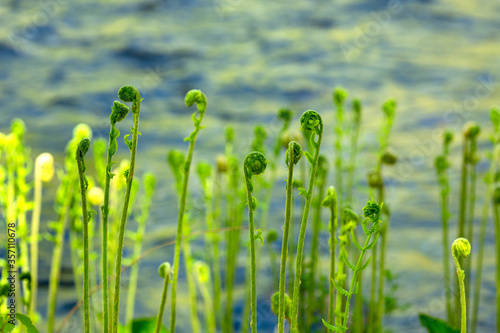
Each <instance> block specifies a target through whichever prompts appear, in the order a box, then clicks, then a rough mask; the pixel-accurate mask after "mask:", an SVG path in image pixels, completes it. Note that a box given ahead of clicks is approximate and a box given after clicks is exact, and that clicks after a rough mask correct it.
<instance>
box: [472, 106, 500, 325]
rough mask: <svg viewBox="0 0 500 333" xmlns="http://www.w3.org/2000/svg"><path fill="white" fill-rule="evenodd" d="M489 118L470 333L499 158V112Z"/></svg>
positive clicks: (473, 321)
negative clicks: (490, 145)
mask: <svg viewBox="0 0 500 333" xmlns="http://www.w3.org/2000/svg"><path fill="white" fill-rule="evenodd" d="M491 118H492V121H493V125H494V132H493V156H492V158H491V161H490V168H489V171H488V175H487V177H486V189H485V191H484V201H483V209H482V215H481V227H480V230H479V240H478V243H479V248H478V253H477V257H476V258H477V266H476V277H475V284H474V293H473V294H474V299H473V301H472V323H471V331H472V333H475V332H476V327H477V319H478V313H479V302H480V299H481V282H482V274H483V259H484V241H485V238H486V231H487V225H488V213H489V208H490V205H491V197H492V195H493V189H494V183H493V182H494V179H495V175H496V174H497V172H498V161H499V158H500V144H499V143H498V142H499V140H498V137H499V135H500V125H499V124H500V120H499V119H500V111H499V110H497V109H493V110H491Z"/></svg>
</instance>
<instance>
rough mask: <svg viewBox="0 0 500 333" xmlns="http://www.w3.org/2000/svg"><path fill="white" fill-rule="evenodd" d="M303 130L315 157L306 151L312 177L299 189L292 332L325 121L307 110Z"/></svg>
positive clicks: (297, 306) (303, 116)
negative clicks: (301, 199)
mask: <svg viewBox="0 0 500 333" xmlns="http://www.w3.org/2000/svg"><path fill="white" fill-rule="evenodd" d="M300 124H301V128H302V129H304V130H309V131H311V132H312V133H311V136H310V143H311V146H312V147H313V148H314V155H311V154H310V153H309V152H307V151H305V152H304V155H305V157H306V159H307V161H308V162H309V163H311V166H312V167H311V176H310V178H309V185H308V189H307V191H306V190H305V189H304V188H299V192H300V193H301V194H302V195H304V196H305V198H306V203H305V205H304V213H303V214H302V222H301V225H300V233H299V241H298V244H297V257H296V262H295V279H294V283H293V297H292V299H293V302H292V309H291V322H292V330H291V332H293V333H297V332H298V311H299V297H298V295H299V291H300V281H301V276H302V266H303V255H304V242H305V237H306V229H307V220H308V218H309V210H310V208H311V202H312V197H313V190H314V183H315V181H316V171H317V169H318V160H319V151H320V148H321V140H322V139H323V120H322V119H321V116H320V115H319V113H317V112H316V111H314V110H307V111H306V112H304V113H303V114H302V117H301V118H300Z"/></svg>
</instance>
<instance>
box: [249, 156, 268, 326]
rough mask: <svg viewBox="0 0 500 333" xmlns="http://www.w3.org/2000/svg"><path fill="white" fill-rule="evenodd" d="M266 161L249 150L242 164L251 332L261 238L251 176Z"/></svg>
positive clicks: (253, 321) (259, 169) (255, 173)
mask: <svg viewBox="0 0 500 333" xmlns="http://www.w3.org/2000/svg"><path fill="white" fill-rule="evenodd" d="M267 163H268V161H267V160H266V157H265V156H264V154H262V153H259V152H251V153H250V154H248V155H247V157H246V158H245V161H244V164H243V172H244V175H245V183H246V189H247V204H248V225H249V228H248V230H249V240H250V274H251V294H250V303H251V311H252V319H251V321H250V327H251V329H252V333H256V332H257V272H256V267H255V266H256V265H255V240H256V239H261V241H263V239H262V231H261V230H260V229H259V230H258V231H257V234H256V233H255V227H254V219H253V213H254V211H255V209H256V208H257V199H256V198H255V197H254V196H253V195H252V192H253V182H252V176H257V175H260V174H262V173H263V172H264V171H265V170H266V166H267Z"/></svg>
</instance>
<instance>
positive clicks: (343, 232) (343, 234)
mask: <svg viewBox="0 0 500 333" xmlns="http://www.w3.org/2000/svg"><path fill="white" fill-rule="evenodd" d="M341 221H342V222H341V223H342V225H341V227H340V235H339V243H340V246H339V256H338V262H339V264H338V269H337V276H336V282H337V283H338V285H339V286H341V287H342V288H346V280H347V273H348V272H347V268H346V260H345V258H347V257H348V249H349V248H348V246H349V234H350V233H351V231H353V230H354V229H356V225H357V224H358V221H359V217H358V215H357V214H356V213H355V212H354V211H353V210H351V209H350V208H344V209H343V210H342V216H341ZM343 306H344V304H343V300H342V293H340V292H337V298H336V304H335V316H336V320H335V323H336V324H337V325H338V326H342V318H343V316H344V314H343V312H342V307H343Z"/></svg>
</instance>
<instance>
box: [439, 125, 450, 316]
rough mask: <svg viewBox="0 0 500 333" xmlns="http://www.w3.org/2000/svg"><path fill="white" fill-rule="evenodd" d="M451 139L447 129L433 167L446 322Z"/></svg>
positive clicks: (448, 313) (448, 277) (448, 270)
mask: <svg viewBox="0 0 500 333" xmlns="http://www.w3.org/2000/svg"><path fill="white" fill-rule="evenodd" d="M452 140H453V133H452V132H451V131H447V132H445V134H444V142H443V154H442V155H440V156H438V157H437V158H436V160H435V167H436V171H437V176H438V183H439V186H440V196H441V221H442V228H443V237H442V246H443V271H444V272H443V273H444V274H443V276H444V292H445V298H446V315H447V319H448V322H452V321H453V312H452V306H451V284H450V283H451V278H450V255H449V251H448V244H449V243H448V219H449V216H450V212H449V208H448V202H449V198H448V197H449V192H450V185H449V181H448V172H447V170H448V168H449V167H450V164H449V162H448V153H449V146H450V144H451V142H452Z"/></svg>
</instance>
